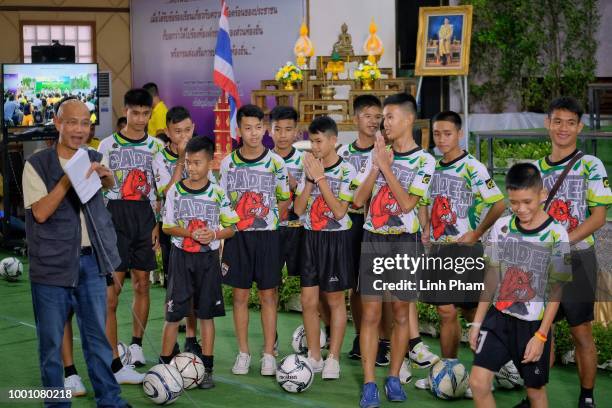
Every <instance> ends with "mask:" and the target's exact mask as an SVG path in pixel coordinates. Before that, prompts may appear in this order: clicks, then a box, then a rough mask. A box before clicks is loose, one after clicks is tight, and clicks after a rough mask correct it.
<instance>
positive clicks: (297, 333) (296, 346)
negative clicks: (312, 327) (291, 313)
mask: <svg viewBox="0 0 612 408" xmlns="http://www.w3.org/2000/svg"><path fill="white" fill-rule="evenodd" d="M319 342H320V344H321V348H323V347H325V343H326V342H327V336H326V335H325V330H323V329H321V334H320V336H319ZM291 347H292V348H293V351H295V352H296V353H298V354H306V353H308V342H307V341H306V329H304V325H303V324H301V325H299V326H298V327H297V328H296V329H295V330H294V331H293V335H292V336H291Z"/></svg>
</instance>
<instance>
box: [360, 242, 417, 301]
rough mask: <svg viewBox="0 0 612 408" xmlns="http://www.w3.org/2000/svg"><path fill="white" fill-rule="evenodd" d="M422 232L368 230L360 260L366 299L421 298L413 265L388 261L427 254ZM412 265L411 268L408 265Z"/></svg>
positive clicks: (409, 299)
mask: <svg viewBox="0 0 612 408" xmlns="http://www.w3.org/2000/svg"><path fill="white" fill-rule="evenodd" d="M424 254H425V250H424V248H423V244H422V243H421V234H420V233H415V234H407V233H404V234H375V233H373V232H370V231H367V230H366V231H364V233H363V242H362V243H361V258H360V263H359V284H358V287H359V293H360V295H361V296H362V299H364V300H375V301H380V300H384V301H397V300H400V301H403V302H412V301H415V300H417V294H418V292H417V288H418V286H417V276H418V275H419V274H420V270H419V268H417V269H416V270H414V269H413V268H412V267H411V266H410V264H409V263H408V264H406V265H405V264H404V263H403V262H402V264H401V265H399V268H396V267H394V266H389V265H384V264H383V262H384V261H385V260H387V261H388V260H389V259H390V260H395V259H397V258H400V259H402V260H403V259H408V260H410V259H413V258H419V257H424ZM406 266H408V267H409V268H410V269H408V268H406Z"/></svg>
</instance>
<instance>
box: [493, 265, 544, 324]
mask: <svg viewBox="0 0 612 408" xmlns="http://www.w3.org/2000/svg"><path fill="white" fill-rule="evenodd" d="M531 276H532V274H531V273H530V272H525V271H524V270H522V269H520V268H517V267H515V266H512V267H510V268H508V269H507V270H506V273H505V274H504V278H503V279H502V282H501V285H500V287H499V297H498V299H499V301H497V302H495V307H496V308H497V310H500V311H501V310H508V311H509V312H512V313H516V314H520V315H526V314H527V313H528V312H527V307H526V306H525V302H528V301H530V300H531V299H533V298H534V297H535V295H536V293H535V290H534V289H533V288H532V287H531Z"/></svg>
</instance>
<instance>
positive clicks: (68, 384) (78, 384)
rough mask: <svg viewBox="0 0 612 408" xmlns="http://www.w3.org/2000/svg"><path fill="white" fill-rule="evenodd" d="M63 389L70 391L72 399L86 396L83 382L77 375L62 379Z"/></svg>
mask: <svg viewBox="0 0 612 408" xmlns="http://www.w3.org/2000/svg"><path fill="white" fill-rule="evenodd" d="M64 388H66V389H67V390H71V391H72V396H73V397H81V396H83V395H85V394H87V389H86V388H85V385H84V384H83V380H81V377H80V376H79V375H78V374H73V375H71V376H69V377H67V378H64Z"/></svg>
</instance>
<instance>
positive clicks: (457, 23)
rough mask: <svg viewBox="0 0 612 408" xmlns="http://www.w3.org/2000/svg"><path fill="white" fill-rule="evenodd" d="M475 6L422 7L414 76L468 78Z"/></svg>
mask: <svg viewBox="0 0 612 408" xmlns="http://www.w3.org/2000/svg"><path fill="white" fill-rule="evenodd" d="M472 10H473V9H472V6H471V5H465V6H448V7H420V8H419V31H418V35H417V54H416V64H415V67H414V75H415V76H448V75H467V74H468V72H469V66H470V43H471V37H472Z"/></svg>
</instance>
